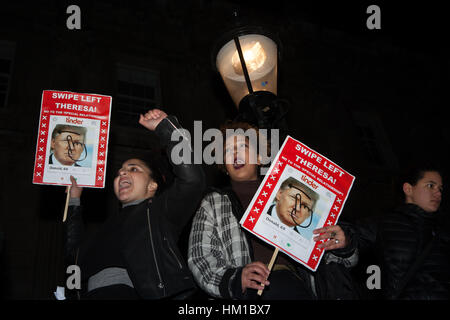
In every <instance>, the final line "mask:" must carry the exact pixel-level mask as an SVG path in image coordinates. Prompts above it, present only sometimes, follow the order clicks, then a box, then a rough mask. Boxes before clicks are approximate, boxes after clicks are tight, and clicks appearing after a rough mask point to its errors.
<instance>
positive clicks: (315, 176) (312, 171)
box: [240, 136, 355, 271]
mask: <svg viewBox="0 0 450 320" xmlns="http://www.w3.org/2000/svg"><path fill="white" fill-rule="evenodd" d="M354 180H355V177H354V176H352V175H351V174H350V173H348V172H346V171H345V170H344V169H342V168H341V167H339V166H338V165H336V164H335V163H333V162H332V161H330V160H329V159H327V158H326V157H324V156H322V155H321V154H320V153H318V152H316V151H314V150H312V149H310V148H308V147H307V146H305V145H304V144H302V143H301V142H299V141H297V140H295V139H293V138H292V137H289V136H288V137H287V138H286V140H285V141H284V143H283V146H282V148H281V149H280V151H279V152H278V154H277V156H276V157H275V159H274V161H273V162H272V165H271V167H270V168H269V170H268V172H267V174H266V176H265V177H264V180H263V181H262V183H261V185H260V186H259V188H258V191H257V192H256V193H255V195H254V197H253V199H252V201H251V202H250V205H249V206H248V208H247V210H246V211H245V214H244V216H243V217H242V219H241V221H240V223H241V225H242V226H243V227H244V228H245V229H246V230H248V231H250V232H251V233H253V234H254V235H256V236H258V237H259V238H261V239H263V240H264V241H266V242H267V243H269V244H271V245H273V246H275V248H278V249H279V250H281V251H282V252H284V253H286V254H287V255H288V256H289V257H291V258H292V259H294V260H295V261H298V262H300V263H301V264H303V265H304V266H306V267H307V268H308V269H310V270H312V271H316V269H317V267H318V265H319V263H320V260H321V259H322V256H323V253H324V252H323V250H322V249H321V248H319V247H318V245H319V243H320V242H315V241H314V240H313V233H312V231H313V230H314V229H317V228H321V227H324V226H330V225H335V224H336V223H337V221H338V218H339V215H340V214H341V212H342V208H343V207H344V204H345V201H346V199H347V197H348V194H349V192H350V189H351V187H352V185H353V182H354Z"/></svg>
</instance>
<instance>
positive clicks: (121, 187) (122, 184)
mask: <svg viewBox="0 0 450 320" xmlns="http://www.w3.org/2000/svg"><path fill="white" fill-rule="evenodd" d="M130 187H131V182H130V181H129V180H120V181H119V191H123V190H126V189H128V188H130Z"/></svg>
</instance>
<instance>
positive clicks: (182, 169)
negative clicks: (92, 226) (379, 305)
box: [65, 117, 205, 299]
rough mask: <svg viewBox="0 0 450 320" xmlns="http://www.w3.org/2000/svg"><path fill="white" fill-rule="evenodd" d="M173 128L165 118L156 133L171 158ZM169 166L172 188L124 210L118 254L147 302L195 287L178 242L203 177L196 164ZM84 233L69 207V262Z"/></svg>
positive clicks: (75, 212)
mask: <svg viewBox="0 0 450 320" xmlns="http://www.w3.org/2000/svg"><path fill="white" fill-rule="evenodd" d="M175 126H176V127H179V125H178V123H177V121H176V119H175V118H173V117H168V118H166V119H164V120H163V121H161V123H160V124H159V125H158V127H157V128H156V130H155V133H156V134H157V136H158V137H159V138H160V141H161V143H162V144H163V145H165V146H166V150H167V153H168V154H169V158H170V154H171V151H172V149H173V147H174V146H175V145H176V144H177V143H178V141H171V134H172V132H173V131H174V130H175V129H176V128H175ZM189 145H190V142H189ZM191 153H192V152H191ZM190 158H191V160H193V157H190ZM191 163H193V161H191ZM172 165H173V171H174V175H175V179H174V182H173V184H172V185H171V186H170V188H169V189H167V190H166V191H164V192H163V193H162V194H160V195H158V196H156V197H154V198H152V199H151V200H150V201H144V202H143V203H141V204H139V205H136V206H135V207H134V208H132V209H131V210H129V209H128V214H127V217H126V218H125V220H124V223H123V227H122V230H121V232H120V237H121V243H122V245H121V249H120V251H121V255H122V257H123V259H124V261H125V265H126V269H127V271H128V274H129V276H130V279H131V281H132V283H133V286H134V287H135V289H136V291H137V292H138V294H139V295H140V296H141V297H142V298H145V299H159V298H164V297H173V296H175V295H177V294H178V293H181V292H184V291H186V290H189V289H192V288H194V287H195V284H194V281H193V279H192V277H191V274H190V272H189V269H188V268H187V265H186V263H185V261H184V259H183V258H182V255H181V254H180V252H179V249H178V246H177V242H178V239H179V236H180V234H181V231H182V229H183V227H185V225H186V224H187V222H188V221H189V219H190V218H191V216H192V214H193V213H194V212H195V209H196V207H197V206H198V203H199V201H200V200H201V197H202V194H203V191H204V188H205V177H204V173H203V170H202V169H201V166H200V165H194V164H179V165H174V164H173V163H172ZM82 228H83V226H82V219H81V207H79V206H78V207H77V206H70V207H69V212H68V217H67V220H66V223H65V250H66V255H67V256H69V257H71V258H72V259H76V258H77V257H76V255H77V252H78V250H77V248H78V246H79V245H80V243H81V237H82V232H83V230H82ZM81 271H82V272H83V270H81Z"/></svg>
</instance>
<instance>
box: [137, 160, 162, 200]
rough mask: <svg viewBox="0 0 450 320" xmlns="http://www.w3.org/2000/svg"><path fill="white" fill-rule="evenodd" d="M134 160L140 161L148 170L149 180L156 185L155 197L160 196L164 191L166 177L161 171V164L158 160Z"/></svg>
mask: <svg viewBox="0 0 450 320" xmlns="http://www.w3.org/2000/svg"><path fill="white" fill-rule="evenodd" d="M136 159H139V160H141V161H142V162H143V163H144V164H145V165H146V166H147V168H148V169H149V170H150V178H151V179H152V180H153V181H155V182H156V183H157V184H158V189H157V190H156V193H155V195H158V194H160V193H161V192H162V191H163V190H164V189H165V184H166V176H165V174H164V173H163V171H162V170H161V164H160V163H159V162H160V161H158V159H151V160H150V159H142V158H136Z"/></svg>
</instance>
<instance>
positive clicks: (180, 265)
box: [164, 237, 183, 269]
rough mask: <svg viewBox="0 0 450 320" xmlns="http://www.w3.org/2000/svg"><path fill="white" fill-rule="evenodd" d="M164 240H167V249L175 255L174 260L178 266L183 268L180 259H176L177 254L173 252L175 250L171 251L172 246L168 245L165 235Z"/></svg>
mask: <svg viewBox="0 0 450 320" xmlns="http://www.w3.org/2000/svg"><path fill="white" fill-rule="evenodd" d="M164 241H166V242H167V246H168V247H169V251H170V252H171V253H172V255H173V256H174V257H175V261H176V262H177V263H178V266H179V267H180V269H183V265H182V264H181V262H180V260H179V259H178V257H177V255H176V254H175V251H173V249H172V247H171V246H170V243H169V240H168V239H167V238H166V237H164Z"/></svg>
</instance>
